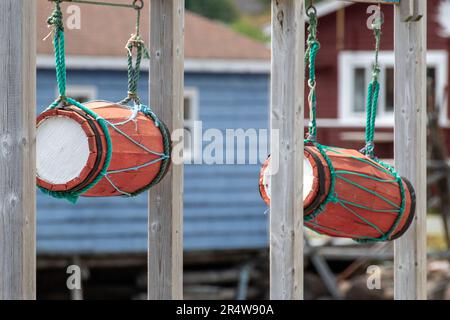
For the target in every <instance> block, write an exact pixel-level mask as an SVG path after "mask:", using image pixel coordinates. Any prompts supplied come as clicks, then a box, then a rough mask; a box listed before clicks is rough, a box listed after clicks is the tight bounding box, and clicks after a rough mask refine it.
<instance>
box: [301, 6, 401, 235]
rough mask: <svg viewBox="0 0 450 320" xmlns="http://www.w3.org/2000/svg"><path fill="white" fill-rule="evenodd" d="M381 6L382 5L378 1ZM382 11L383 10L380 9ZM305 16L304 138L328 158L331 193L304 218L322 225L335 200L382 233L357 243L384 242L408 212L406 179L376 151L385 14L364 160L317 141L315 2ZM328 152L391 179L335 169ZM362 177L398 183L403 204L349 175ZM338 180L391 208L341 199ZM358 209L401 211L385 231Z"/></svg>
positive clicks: (376, 30) (378, 26)
mask: <svg viewBox="0 0 450 320" xmlns="http://www.w3.org/2000/svg"><path fill="white" fill-rule="evenodd" d="M378 5H379V7H380V4H378ZM380 12H381V11H380ZM306 15H307V16H308V18H309V26H308V29H307V31H308V37H307V47H306V51H305V69H306V68H307V69H308V77H309V78H308V87H309V94H308V104H309V111H310V123H309V129H308V135H307V138H306V139H305V141H304V142H305V144H311V145H313V146H315V147H316V148H317V149H318V150H319V152H320V154H321V155H322V156H323V157H324V159H325V161H326V162H327V165H328V168H329V170H330V176H331V181H330V191H329V193H328V196H327V198H326V199H325V201H324V202H323V203H322V204H321V205H320V206H319V208H318V209H316V210H315V211H314V212H313V213H312V214H310V215H308V216H306V217H305V221H308V222H309V223H311V224H314V225H316V226H319V227H323V226H320V224H319V223H318V221H317V219H316V218H317V217H318V216H319V214H320V213H321V212H322V211H323V210H324V209H325V207H326V206H327V204H328V203H336V204H339V205H341V206H342V207H343V208H345V209H346V210H347V211H348V212H349V214H351V215H353V216H355V217H357V218H358V219H360V220H361V221H363V222H364V223H366V224H368V225H370V226H371V227H372V228H373V229H374V230H376V231H377V232H378V233H379V234H380V236H379V237H377V238H373V237H360V236H359V235H350V236H352V237H354V238H355V240H356V239H357V240H356V241H358V242H373V241H385V240H387V239H389V237H390V235H391V234H392V232H394V231H395V229H396V228H397V226H398V224H399V223H400V221H401V219H402V217H403V215H404V211H405V204H406V200H405V188H404V186H403V182H402V179H401V177H400V176H399V175H398V173H397V172H396V171H395V169H394V168H393V167H392V166H390V165H389V164H387V163H384V162H382V161H380V160H379V159H377V158H376V157H375V154H374V132H375V120H376V116H377V106H378V97H379V92H380V83H379V75H380V65H379V61H378V56H379V51H380V42H381V34H382V33H381V27H382V24H383V21H382V16H381V15H380V18H379V19H377V20H375V21H374V23H373V25H372V27H373V30H374V37H375V62H374V64H373V66H372V79H371V82H370V83H369V85H368V94H367V105H366V134H365V140H366V145H365V147H364V148H363V149H362V150H361V151H360V152H361V153H363V154H365V155H366V156H368V157H369V158H370V160H369V159H361V158H357V157H354V156H349V155H345V154H343V153H342V152H341V151H340V149H339V148H334V147H330V146H325V145H321V144H320V143H318V142H317V95H316V58H317V54H318V51H319V49H320V42H319V41H318V39H317V26H318V18H317V9H316V8H315V6H314V1H313V0H311V1H310V4H309V6H308V7H307V8H306ZM327 152H332V153H334V154H340V155H342V156H347V157H350V158H353V159H355V160H358V161H360V162H362V163H364V164H365V165H370V166H372V167H374V168H376V169H379V170H382V171H383V172H385V173H387V174H389V175H390V176H391V177H392V179H388V180H383V181H380V180H377V179H376V178H375V177H372V176H369V175H361V174H358V173H356V172H353V171H347V170H345V171H344V170H335V169H334V167H333V164H332V162H331V159H330V158H329V156H328V155H327ZM355 175H357V176H359V177H362V178H365V179H369V180H376V181H378V182H382V183H395V184H398V185H399V190H400V195H401V198H402V202H401V204H400V206H398V205H396V204H395V203H392V202H390V201H389V200H388V199H386V198H385V197H383V196H382V195H381V194H379V193H378V192H376V191H374V190H370V189H368V188H366V187H364V186H362V185H359V184H358V183H355V182H353V181H351V180H350V179H349V178H350V177H351V176H355ZM337 180H339V181H340V183H343V182H344V183H347V184H349V185H351V186H353V187H356V188H359V189H361V190H364V191H365V192H367V193H370V194H372V195H374V196H376V197H377V198H379V199H380V200H382V201H383V202H385V203H387V204H389V205H390V206H392V209H388V210H386V209H377V208H368V207H366V206H363V205H361V204H358V203H356V202H354V201H351V200H348V199H342V198H341V197H340V196H339V195H338V194H336V193H335V185H336V183H337ZM358 208H360V209H369V210H372V211H373V212H393V213H398V216H397V219H396V222H395V223H394V225H393V227H392V228H391V230H389V231H388V232H386V233H384V232H382V231H381V230H380V228H379V227H378V226H377V225H376V224H375V223H373V222H371V221H369V220H367V219H365V218H364V217H362V216H361V215H359V214H358Z"/></svg>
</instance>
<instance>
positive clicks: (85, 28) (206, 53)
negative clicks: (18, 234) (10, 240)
mask: <svg viewBox="0 0 450 320" xmlns="http://www.w3.org/2000/svg"><path fill="white" fill-rule="evenodd" d="M80 9H81V10H80V12H79V13H81V23H80V27H81V28H80V29H77V28H75V29H73V28H71V27H70V25H67V24H66V42H67V55H68V59H67V66H68V87H67V93H68V96H71V97H73V98H75V99H79V100H81V101H86V100H95V99H104V100H110V101H120V100H121V99H122V98H123V97H124V96H125V95H126V91H127V90H126V89H127V88H126V84H127V81H126V51H125V49H124V45H125V43H126V41H127V40H128V38H129V36H130V34H131V33H132V32H133V31H134V16H133V13H132V12H128V13H124V11H121V9H116V8H106V9H105V8H96V7H94V6H89V7H88V6H80ZM64 10H65V11H66V10H67V11H66V12H68V14H69V15H70V14H71V13H73V12H76V11H73V8H71V9H70V8H67V9H66V7H65V6H64ZM50 11H51V5H50V4H49V3H48V1H44V0H42V4H40V5H39V6H38V39H43V38H44V37H45V35H46V34H47V33H48V29H47V27H46V23H45V20H46V19H45V17H46V16H48V15H49V13H50ZM145 18H146V17H145ZM145 18H144V21H142V30H143V36H144V39H147V38H148V33H147V31H148V21H147V19H145ZM112 20H114V21H115V22H114V23H113V24H111V25H106V23H107V22H106V21H112ZM185 40H186V49H185V53H186V63H185V99H184V101H185V128H186V129H187V130H188V131H192V130H193V129H194V128H193V125H194V123H196V122H197V121H201V122H202V126H203V130H207V129H212V128H213V129H218V130H220V131H221V132H223V133H225V130H226V129H244V130H247V129H256V130H258V129H267V127H268V104H269V69H270V63H269V59H270V53H269V50H268V48H267V47H266V46H265V45H263V44H260V43H257V42H255V41H253V40H251V39H247V38H245V37H243V36H241V35H239V34H237V33H235V32H233V31H231V30H230V29H228V28H227V27H226V26H224V25H221V24H220V23H216V22H212V21H209V20H207V19H205V18H202V17H200V16H197V15H195V14H192V13H189V12H188V13H187V14H186V21H185ZM145 64H146V63H145ZM37 65H38V72H37V103H38V111H39V112H41V111H43V110H44V109H45V108H46V107H47V106H48V105H49V104H50V103H51V102H52V101H53V100H54V99H55V97H56V95H57V89H56V81H55V70H54V61H53V57H52V44H51V41H50V40H47V41H40V42H39V43H38V58H37ZM148 72H149V70H148V67H147V66H144V67H143V73H142V78H141V82H140V89H139V91H140V92H139V93H140V96H141V98H142V100H143V102H144V103H147V101H148ZM186 147H187V152H186V154H187V155H188V156H189V155H191V156H192V152H190V149H191V148H192V146H191V143H187V144H186ZM259 168H260V165H259V164H251V165H250V164H241V165H206V164H188V165H186V166H185V179H184V181H185V190H184V194H185V198H184V199H185V200H184V248H185V252H186V254H189V253H192V252H207V251H218V250H220V251H230V250H232V251H236V250H259V249H265V248H266V247H267V245H268V216H267V215H266V214H265V211H266V206H265V204H264V203H263V201H262V200H261V199H260V196H259V191H258V175H259ZM37 199H38V200H37V201H38V215H37V250H38V256H39V261H41V265H45V266H48V265H52V261H56V260H58V259H67V260H68V261H69V260H71V259H72V257H78V258H79V257H82V259H83V258H86V257H88V258H89V259H90V261H93V260H95V259H96V257H104V256H105V255H107V256H115V257H120V256H126V257H130V256H133V257H139V258H140V259H144V260H142V261H143V263H144V266H145V255H146V252H147V201H148V200H147V194H143V195H140V196H138V197H135V198H95V199H92V198H82V199H80V200H79V201H78V203H77V204H76V205H73V204H70V203H68V202H65V201H64V200H56V199H53V198H50V197H48V196H46V195H44V194H42V193H41V192H39V191H38V197H37ZM64 261H65V260H64ZM139 261H141V260H139ZM81 263H83V262H81ZM111 263H114V262H111Z"/></svg>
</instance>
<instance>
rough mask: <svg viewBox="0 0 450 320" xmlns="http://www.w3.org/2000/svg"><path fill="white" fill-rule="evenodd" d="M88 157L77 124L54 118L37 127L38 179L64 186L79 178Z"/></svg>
mask: <svg viewBox="0 0 450 320" xmlns="http://www.w3.org/2000/svg"><path fill="white" fill-rule="evenodd" d="M89 156H90V148H89V139H88V136H87V134H86V133H85V131H84V130H83V127H82V125H81V124H80V123H79V122H77V121H75V120H74V119H72V118H69V117H65V116H54V117H48V118H45V119H44V120H43V121H41V122H40V123H39V124H38V127H37V131H36V166H37V176H38V178H40V179H42V180H44V181H46V182H48V183H50V184H54V185H62V184H66V183H67V182H69V181H71V180H73V179H75V178H78V177H79V176H80V174H81V172H82V171H83V169H84V168H85V167H86V164H87V162H88V159H89Z"/></svg>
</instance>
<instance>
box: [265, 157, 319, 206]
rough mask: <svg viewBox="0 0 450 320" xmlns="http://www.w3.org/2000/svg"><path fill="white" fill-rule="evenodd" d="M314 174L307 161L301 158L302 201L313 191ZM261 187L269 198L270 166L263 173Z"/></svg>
mask: <svg viewBox="0 0 450 320" xmlns="http://www.w3.org/2000/svg"><path fill="white" fill-rule="evenodd" d="M313 182H314V172H313V167H312V165H311V163H310V162H309V159H308V158H306V157H303V201H305V199H306V198H307V197H308V195H309V194H310V193H311V192H312V191H313V190H312V187H313ZM263 185H264V190H265V191H266V194H267V196H268V197H269V198H270V164H269V165H268V166H267V167H266V169H265V170H264V173H263Z"/></svg>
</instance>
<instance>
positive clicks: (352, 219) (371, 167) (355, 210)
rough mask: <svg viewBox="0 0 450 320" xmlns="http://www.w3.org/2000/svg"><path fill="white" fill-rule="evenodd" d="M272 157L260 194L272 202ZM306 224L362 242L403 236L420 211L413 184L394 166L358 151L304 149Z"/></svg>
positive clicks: (263, 173)
mask: <svg viewBox="0 0 450 320" xmlns="http://www.w3.org/2000/svg"><path fill="white" fill-rule="evenodd" d="M269 167H270V158H269V159H268V160H267V161H266V162H265V163H264V165H263V167H262V169H261V174H260V192H261V196H262V198H263V199H264V201H265V202H266V203H267V204H270V178H269V177H270V172H269V171H270V168H269ZM303 170H304V178H303V183H304V185H303V189H304V190H303V200H304V216H305V225H306V226H307V227H309V228H310V229H312V230H314V231H316V232H318V233H321V234H326V235H329V236H334V237H345V238H353V239H355V240H360V241H385V240H394V239H396V238H398V237H400V236H401V235H402V234H403V233H404V232H405V231H406V230H407V229H408V227H409V225H410V224H411V222H412V220H413V217H414V213H415V193H414V189H413V187H412V185H411V184H410V183H409V182H408V181H407V180H406V179H404V178H400V177H398V176H397V175H396V173H395V172H394V171H393V170H391V169H390V168H389V167H387V166H384V165H383V164H381V163H379V162H378V161H375V160H372V159H370V158H369V157H367V156H365V155H363V154H361V153H360V152H358V151H355V150H348V149H340V148H331V147H324V146H321V150H319V149H318V148H317V147H308V146H306V147H305V151H304V169H303Z"/></svg>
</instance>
